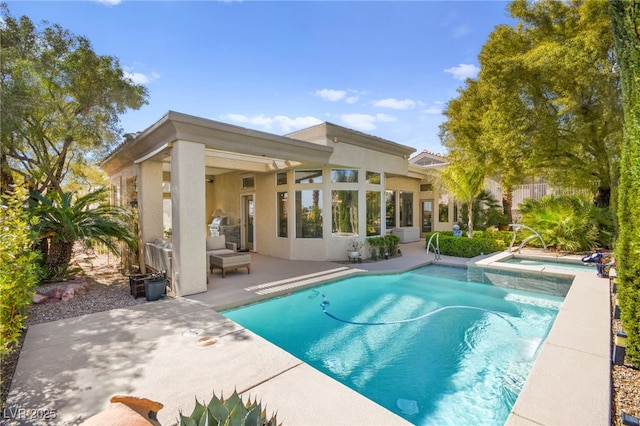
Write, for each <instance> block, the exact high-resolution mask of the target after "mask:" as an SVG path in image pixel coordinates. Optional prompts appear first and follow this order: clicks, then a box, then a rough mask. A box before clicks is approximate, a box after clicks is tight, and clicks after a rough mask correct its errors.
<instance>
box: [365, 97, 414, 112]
mask: <svg viewBox="0 0 640 426" xmlns="http://www.w3.org/2000/svg"><path fill="white" fill-rule="evenodd" d="M371 104H372V105H373V106H375V107H379V108H391V109H400V110H402V109H413V108H415V107H416V106H417V105H418V104H419V103H418V102H417V101H414V100H413V99H408V98H406V99H396V98H387V99H379V100H377V101H373V102H371Z"/></svg>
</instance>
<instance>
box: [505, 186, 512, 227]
mask: <svg viewBox="0 0 640 426" xmlns="http://www.w3.org/2000/svg"><path fill="white" fill-rule="evenodd" d="M512 208H513V195H512V194H511V188H505V189H504V190H503V191H502V213H503V214H504V215H505V216H506V217H507V224H509V223H513V213H512V211H511V209H512Z"/></svg>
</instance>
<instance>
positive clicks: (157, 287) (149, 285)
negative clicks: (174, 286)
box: [144, 277, 167, 302]
mask: <svg viewBox="0 0 640 426" xmlns="http://www.w3.org/2000/svg"><path fill="white" fill-rule="evenodd" d="M144 292H145V295H146V297H147V300H148V301H149V302H152V301H154V300H158V299H160V298H161V297H162V296H163V295H164V294H166V292H167V279H166V278H164V277H160V278H151V279H146V280H144Z"/></svg>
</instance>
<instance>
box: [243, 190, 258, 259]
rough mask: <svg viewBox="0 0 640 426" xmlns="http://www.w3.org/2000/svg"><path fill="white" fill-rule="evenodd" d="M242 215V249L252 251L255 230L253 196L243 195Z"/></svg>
mask: <svg viewBox="0 0 640 426" xmlns="http://www.w3.org/2000/svg"><path fill="white" fill-rule="evenodd" d="M242 199H243V202H242V204H243V209H242V210H243V213H242V231H243V232H242V247H243V248H245V249H247V250H253V249H254V239H255V229H254V226H253V224H254V218H255V205H254V202H253V195H243V196H242Z"/></svg>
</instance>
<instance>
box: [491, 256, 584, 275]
mask: <svg viewBox="0 0 640 426" xmlns="http://www.w3.org/2000/svg"><path fill="white" fill-rule="evenodd" d="M501 262H505V263H514V264H518V265H531V266H546V267H548V268H560V269H569V270H573V271H582V272H593V273H595V272H596V264H595V263H582V262H570V261H561V260H558V261H553V260H552V259H550V260H547V261H545V260H541V259H539V258H528V257H510V258H508V259H505V260H502V261H501Z"/></svg>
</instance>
